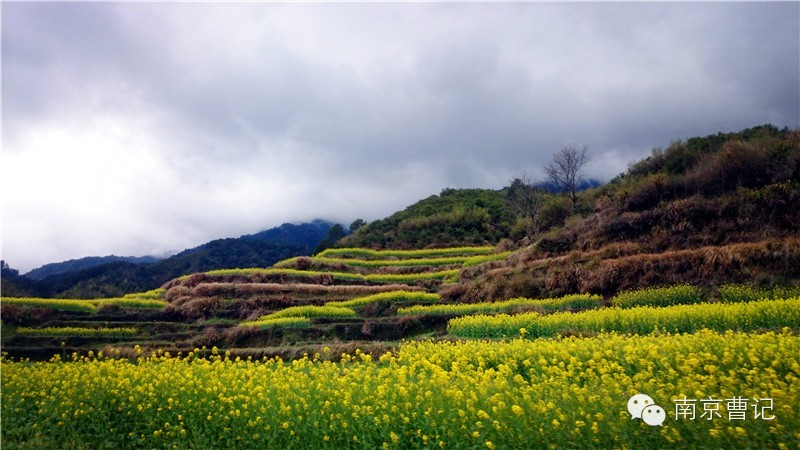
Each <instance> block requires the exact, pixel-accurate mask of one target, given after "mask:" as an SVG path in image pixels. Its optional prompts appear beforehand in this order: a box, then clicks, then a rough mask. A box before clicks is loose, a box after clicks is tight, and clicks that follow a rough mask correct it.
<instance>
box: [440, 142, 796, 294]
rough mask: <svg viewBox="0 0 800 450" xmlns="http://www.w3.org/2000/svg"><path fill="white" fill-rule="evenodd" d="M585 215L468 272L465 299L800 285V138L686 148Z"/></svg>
mask: <svg viewBox="0 0 800 450" xmlns="http://www.w3.org/2000/svg"><path fill="white" fill-rule="evenodd" d="M576 209H577V211H578V212H576V213H574V214H573V215H571V216H570V217H568V218H566V220H564V221H563V223H562V224H560V225H557V226H553V227H551V228H549V229H547V230H545V231H543V232H542V233H539V234H537V235H535V236H529V237H526V238H525V239H523V240H521V241H519V242H518V243H517V245H519V246H520V247H521V248H520V250H519V251H517V252H516V253H515V254H514V255H512V256H511V257H510V258H509V259H508V260H506V261H502V262H496V263H493V264H492V265H491V267H488V266H487V267H482V268H480V269H475V270H471V271H468V272H465V273H462V277H461V280H462V281H461V283H460V284H459V286H457V287H454V288H453V289H452V290H450V291H449V292H448V295H450V296H452V297H453V298H457V299H461V300H464V301H480V300H482V299H486V298H511V297H515V296H539V295H557V294H563V293H571V292H592V293H600V294H604V295H613V294H615V293H616V292H619V291H620V290H625V289H635V288H641V287H646V286H651V285H666V284H673V283H683V282H687V283H693V284H698V285H705V286H712V285H719V284H722V283H725V282H731V281H737V282H742V283H750V284H756V285H760V286H765V287H768V286H772V285H783V284H797V283H798V281H800V239H798V235H797V230H798V229H800V134H799V133H798V132H796V131H789V130H778V129H776V128H775V127H772V126H762V127H755V128H751V129H747V130H743V131H741V132H738V133H729V134H717V135H712V136H707V137H703V138H692V139H688V140H687V141H685V142H683V141H677V142H674V143H672V144H671V145H670V146H669V147H668V148H666V149H661V148H656V149H654V150H653V152H652V156H650V157H648V158H647V159H645V160H643V161H640V162H638V163H636V164H633V165H632V166H631V167H630V169H629V170H628V171H627V172H626V173H625V174H623V175H621V176H619V177H617V178H615V179H614V180H612V181H611V182H610V183H608V184H606V185H604V186H602V187H600V188H597V189H593V190H589V191H584V192H583V193H582V194H581V197H580V204H579V206H578V208H576Z"/></svg>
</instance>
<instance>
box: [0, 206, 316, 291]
mask: <svg viewBox="0 0 800 450" xmlns="http://www.w3.org/2000/svg"><path fill="white" fill-rule="evenodd" d="M330 227H331V224H330V223H329V222H326V221H323V220H315V221H313V222H311V223H304V224H299V225H295V224H283V225H281V226H279V227H276V228H272V229H269V230H266V231H262V232H260V233H256V234H252V235H245V236H242V237H239V238H228V239H217V240H214V241H211V242H207V243H205V244H203V245H200V246H198V247H195V248H192V249H188V250H184V251H182V252H180V253H178V254H177V255H174V256H171V257H169V258H165V259H162V260H159V261H156V262H153V263H146V264H134V263H131V262H127V261H114V262H109V263H105V264H100V265H96V266H92V267H87V268H85V269H81V270H77V271H71V272H64V273H60V274H56V275H53V276H49V277H47V278H44V279H42V280H33V279H30V278H28V277H24V276H20V275H19V274H18V273H17V272H16V271H14V270H13V269H11V268H8V267H7V268H5V270H4V272H3V295H4V296H40V297H70V298H94V297H114V296H120V295H123V294H126V293H131V292H139V291H147V290H150V289H154V288H157V287H159V286H161V285H162V284H164V283H165V282H167V281H169V280H171V279H173V278H176V277H179V276H182V275H186V274H190V273H195V272H203V271H207V270H213V269H229V268H242V267H269V266H271V265H272V264H274V263H276V262H277V261H280V260H282V259H286V258H291V257H293V256H300V255H309V254H311V253H312V252H313V251H314V249H315V248H316V246H317V245H318V244H319V242H320V241H322V240H323V239H324V238H325V237H326V236H327V234H328V230H329V229H330Z"/></svg>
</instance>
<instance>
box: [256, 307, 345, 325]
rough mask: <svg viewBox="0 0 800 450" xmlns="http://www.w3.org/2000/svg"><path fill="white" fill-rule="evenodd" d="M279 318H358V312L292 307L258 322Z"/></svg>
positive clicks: (338, 308)
mask: <svg viewBox="0 0 800 450" xmlns="http://www.w3.org/2000/svg"><path fill="white" fill-rule="evenodd" d="M279 317H307V318H311V317H338V318H349V317H356V312H355V311H353V310H352V309H350V308H343V307H338V306H328V305H326V306H312V305H305V306H290V307H288V308H284V309H282V310H280V311H276V312H274V313H272V314H267V315H266V316H262V317H260V318H259V319H258V320H257V322H261V321H264V320H269V319H277V318H279Z"/></svg>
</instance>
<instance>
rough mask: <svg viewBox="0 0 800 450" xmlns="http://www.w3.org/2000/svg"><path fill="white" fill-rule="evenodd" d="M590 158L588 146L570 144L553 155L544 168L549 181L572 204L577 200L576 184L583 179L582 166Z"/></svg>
mask: <svg viewBox="0 0 800 450" xmlns="http://www.w3.org/2000/svg"><path fill="white" fill-rule="evenodd" d="M590 159H591V155H590V154H589V147H588V146H586V145H584V146H583V147H581V148H578V147H577V146H574V145H570V146H567V147H564V148H562V149H561V150H559V151H558V152H556V153H555V154H554V155H553V160H552V161H551V162H550V163H549V164H547V165H546V166H545V168H544V171H545V173H546V174H547V176H548V177H549V178H550V181H552V182H553V184H554V185H555V186H556V188H557V189H558V191H559V192H561V193H563V194H564V195H566V196H567V197H569V199H570V200H572V205H573V206H574V205H575V204H576V203H577V202H578V185H579V184H580V182H581V181H582V180H583V172H582V169H583V166H584V165H586V163H587V162H589V160H590Z"/></svg>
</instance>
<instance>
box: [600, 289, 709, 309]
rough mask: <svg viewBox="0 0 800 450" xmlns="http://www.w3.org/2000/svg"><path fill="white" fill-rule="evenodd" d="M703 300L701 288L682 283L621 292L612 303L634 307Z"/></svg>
mask: <svg viewBox="0 0 800 450" xmlns="http://www.w3.org/2000/svg"><path fill="white" fill-rule="evenodd" d="M701 301H703V293H702V292H701V291H700V289H698V288H696V287H694V286H691V285H688V284H681V285H677V286H669V287H662V288H647V289H637V290H635V291H625V292H620V293H619V294H617V295H616V296H615V297H614V298H612V299H611V304H612V305H613V306H618V307H620V308H632V307H634V306H672V305H688V304H692V303H700V302H701Z"/></svg>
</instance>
